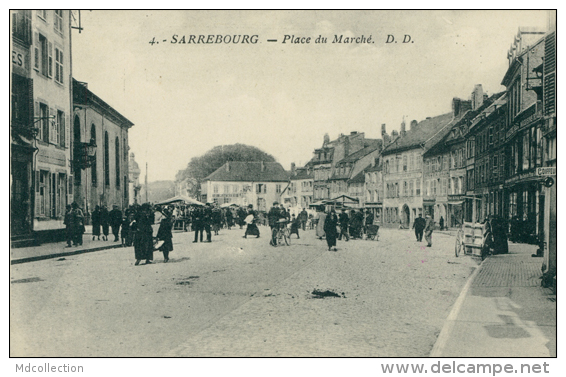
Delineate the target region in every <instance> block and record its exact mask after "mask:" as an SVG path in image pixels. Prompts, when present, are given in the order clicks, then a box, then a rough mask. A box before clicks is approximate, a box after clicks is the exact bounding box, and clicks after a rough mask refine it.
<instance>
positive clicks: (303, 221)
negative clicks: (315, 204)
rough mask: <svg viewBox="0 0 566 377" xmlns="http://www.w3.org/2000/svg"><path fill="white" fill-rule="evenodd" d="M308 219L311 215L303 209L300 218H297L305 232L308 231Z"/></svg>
mask: <svg viewBox="0 0 566 377" xmlns="http://www.w3.org/2000/svg"><path fill="white" fill-rule="evenodd" d="M308 218H309V214H308V213H307V211H306V210H305V209H304V208H303V210H302V211H301V213H299V216H297V220H299V223H300V224H301V228H302V229H303V231H305V230H306V224H307V220H308Z"/></svg>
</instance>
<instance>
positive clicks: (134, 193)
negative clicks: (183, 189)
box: [128, 152, 179, 204]
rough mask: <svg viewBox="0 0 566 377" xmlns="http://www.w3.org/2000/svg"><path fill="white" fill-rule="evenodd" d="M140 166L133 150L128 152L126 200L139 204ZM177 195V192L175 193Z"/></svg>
mask: <svg viewBox="0 0 566 377" xmlns="http://www.w3.org/2000/svg"><path fill="white" fill-rule="evenodd" d="M140 173H141V170H140V167H139V165H138V163H137V162H136V155H135V154H134V152H131V153H130V161H129V162H128V183H129V185H128V200H129V204H141V198H140V191H141V185H140ZM177 195H179V194H177Z"/></svg>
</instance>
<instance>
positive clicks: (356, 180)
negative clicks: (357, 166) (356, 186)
mask: <svg viewBox="0 0 566 377" xmlns="http://www.w3.org/2000/svg"><path fill="white" fill-rule="evenodd" d="M365 181H366V175H365V171H364V170H362V171H361V172H359V173H358V175H356V176H355V177H354V178H352V179H350V180H349V181H348V183H364V182H365Z"/></svg>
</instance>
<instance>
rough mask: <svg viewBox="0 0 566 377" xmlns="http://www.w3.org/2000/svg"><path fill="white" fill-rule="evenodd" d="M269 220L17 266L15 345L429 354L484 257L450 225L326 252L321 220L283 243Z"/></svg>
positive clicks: (102, 351) (198, 352)
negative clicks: (137, 258)
mask: <svg viewBox="0 0 566 377" xmlns="http://www.w3.org/2000/svg"><path fill="white" fill-rule="evenodd" d="M260 231H261V238H259V239H256V238H248V239H243V238H242V235H243V230H240V229H238V228H233V229H232V230H227V229H223V230H221V231H220V235H218V236H213V242H212V243H196V244H195V243H192V239H193V233H174V237H173V242H174V248H175V250H174V251H173V252H172V253H171V255H170V258H171V260H170V262H169V263H163V257H162V255H161V253H159V252H156V253H155V254H154V258H155V259H154V264H151V265H140V266H134V250H133V248H131V247H129V248H122V249H112V250H105V251H99V252H95V253H89V254H83V255H76V256H71V257H66V258H60V259H51V260H44V261H39V262H31V263H24V264H18V265H13V266H11V268H10V269H11V276H10V279H11V282H12V284H10V346H11V347H10V353H11V356H28V357H37V356H50V357H56V356H58V357H114V356H120V357H136V356H140V357H141V356H143V357H156V356H157V357H158V356H179V357H207V356H214V357H228V356H234V357H248V356H250V357H263V356H274V357H291V356H293V357H294V356H297V357H300V356H311V357H340V356H344V357H349V356H357V357H408V356H409V357H426V356H428V354H429V353H430V351H431V349H432V347H433V345H434V342H435V341H436V338H437V336H438V334H439V332H440V330H441V328H442V326H443V324H444V320H445V318H446V317H447V315H448V313H449V311H450V309H451V307H452V305H453V304H454V302H455V300H456V298H457V297H458V295H459V293H460V291H461V289H462V287H463V286H464V284H465V282H466V279H467V278H468V277H469V276H470V275H471V273H472V272H473V270H474V269H475V268H477V266H478V262H477V261H476V260H474V259H472V258H471V257H469V256H460V257H459V258H456V257H455V256H454V238H453V237H451V236H450V235H448V234H446V233H444V234H442V233H440V232H436V233H435V234H434V235H433V242H434V243H433V247H431V248H427V247H424V246H425V243H424V242H423V243H418V242H416V241H415V240H414V234H413V232H411V231H409V230H399V229H381V230H380V239H379V241H372V240H350V241H349V242H345V241H338V251H328V250H327V247H326V242H325V241H324V240H319V239H317V238H316V237H315V235H314V231H308V230H307V231H306V232H301V238H300V239H296V238H295V237H296V236H295V235H293V239H292V245H291V246H288V247H287V246H284V247H277V248H274V247H271V246H269V245H268V241H269V229H268V228H266V227H260ZM101 242H102V241H101ZM313 292H314V293H317V292H319V293H321V294H320V295H317V294H313Z"/></svg>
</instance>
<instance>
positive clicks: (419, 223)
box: [413, 213, 426, 242]
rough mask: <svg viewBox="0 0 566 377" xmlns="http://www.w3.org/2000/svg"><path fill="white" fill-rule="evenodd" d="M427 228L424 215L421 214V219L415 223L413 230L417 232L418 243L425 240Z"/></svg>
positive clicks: (418, 218) (417, 219)
mask: <svg viewBox="0 0 566 377" xmlns="http://www.w3.org/2000/svg"><path fill="white" fill-rule="evenodd" d="M425 226H426V221H425V219H423V215H422V214H420V213H419V217H417V218H416V219H415V221H414V222H413V229H414V230H415V237H417V241H418V242H422V240H423V231H424V228H425Z"/></svg>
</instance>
